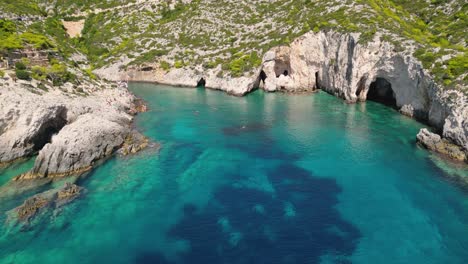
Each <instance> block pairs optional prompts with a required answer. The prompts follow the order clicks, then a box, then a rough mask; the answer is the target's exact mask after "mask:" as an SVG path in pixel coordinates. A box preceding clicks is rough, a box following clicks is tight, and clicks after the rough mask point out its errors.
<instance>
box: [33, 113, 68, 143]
mask: <svg viewBox="0 0 468 264" xmlns="http://www.w3.org/2000/svg"><path fill="white" fill-rule="evenodd" d="M66 124H67V109H66V108H63V109H60V110H58V112H57V113H56V116H54V117H52V118H51V119H49V120H47V121H46V122H44V123H43V124H42V125H41V127H40V128H39V130H38V131H37V134H36V136H35V137H34V138H32V139H31V143H32V145H33V150H34V151H35V152H37V151H39V150H41V149H42V148H43V147H44V146H45V145H46V144H47V143H50V141H51V139H52V136H53V135H55V134H57V133H58V132H59V131H60V130H61V129H62V128H63V127H64V126H65V125H66Z"/></svg>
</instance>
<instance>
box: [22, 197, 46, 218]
mask: <svg viewBox="0 0 468 264" xmlns="http://www.w3.org/2000/svg"><path fill="white" fill-rule="evenodd" d="M49 203H50V200H48V199H46V198H44V197H41V196H34V197H31V198H29V199H27V200H26V201H25V202H24V203H23V204H22V205H21V206H19V207H18V208H17V209H16V211H17V214H18V220H19V221H21V222H26V221H29V220H30V219H31V218H33V217H34V216H35V215H36V214H37V213H38V212H39V210H40V209H42V208H44V207H46V206H48V205H49Z"/></svg>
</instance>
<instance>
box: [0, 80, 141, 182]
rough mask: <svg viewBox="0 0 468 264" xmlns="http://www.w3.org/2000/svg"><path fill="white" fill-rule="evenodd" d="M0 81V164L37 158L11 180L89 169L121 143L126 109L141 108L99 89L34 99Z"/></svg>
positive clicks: (124, 93) (122, 94)
mask: <svg viewBox="0 0 468 264" xmlns="http://www.w3.org/2000/svg"><path fill="white" fill-rule="evenodd" d="M2 82H5V83H7V84H8V87H0V162H9V161H11V160H15V159H17V158H21V157H24V156H30V155H33V154H35V153H38V156H37V158H36V161H35V164H34V167H33V169H32V170H31V171H30V172H29V173H26V174H24V175H20V176H18V177H16V180H25V179H35V178H46V177H58V176H66V175H70V174H73V173H80V172H83V171H86V170H89V169H90V168H91V167H92V166H93V164H94V163H95V162H96V161H97V160H99V159H101V158H104V157H106V156H108V155H110V154H111V153H112V152H113V151H115V150H117V149H118V148H119V147H120V146H121V145H122V144H123V142H124V139H125V138H126V136H127V134H128V133H129V132H130V131H131V122H132V120H133V116H132V115H133V114H135V113H136V112H134V111H132V110H134V109H136V108H142V106H141V105H143V104H140V106H137V104H135V97H134V96H133V95H132V94H131V93H130V92H129V91H128V90H127V89H126V88H122V87H120V88H119V87H117V88H111V87H110V86H106V85H105V84H103V87H105V89H96V87H95V86H91V87H89V88H87V90H89V93H90V95H88V96H77V95H73V94H66V93H65V92H64V91H63V90H53V89H50V90H49V91H48V92H46V93H44V94H37V93H32V92H31V91H30V90H28V89H25V88H21V87H20V84H18V83H14V82H13V81H12V80H10V81H2ZM137 110H138V111H139V110H142V109H137Z"/></svg>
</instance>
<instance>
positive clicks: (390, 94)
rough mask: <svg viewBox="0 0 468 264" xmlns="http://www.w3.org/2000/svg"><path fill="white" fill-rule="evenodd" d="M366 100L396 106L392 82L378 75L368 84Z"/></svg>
mask: <svg viewBox="0 0 468 264" xmlns="http://www.w3.org/2000/svg"><path fill="white" fill-rule="evenodd" d="M367 100H370V101H374V102H377V103H381V104H384V105H386V106H390V107H393V108H397V104H396V97H395V92H394V91H393V89H392V84H391V83H390V82H389V81H387V80H386V79H385V78H380V77H378V78H377V79H375V81H373V82H372V83H371V84H370V86H369V91H368V92H367Z"/></svg>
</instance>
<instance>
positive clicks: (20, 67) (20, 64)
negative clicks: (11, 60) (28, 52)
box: [15, 61, 26, 70]
mask: <svg viewBox="0 0 468 264" xmlns="http://www.w3.org/2000/svg"><path fill="white" fill-rule="evenodd" d="M15 69H17V70H26V64H24V63H23V62H22V61H18V62H16V63H15Z"/></svg>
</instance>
